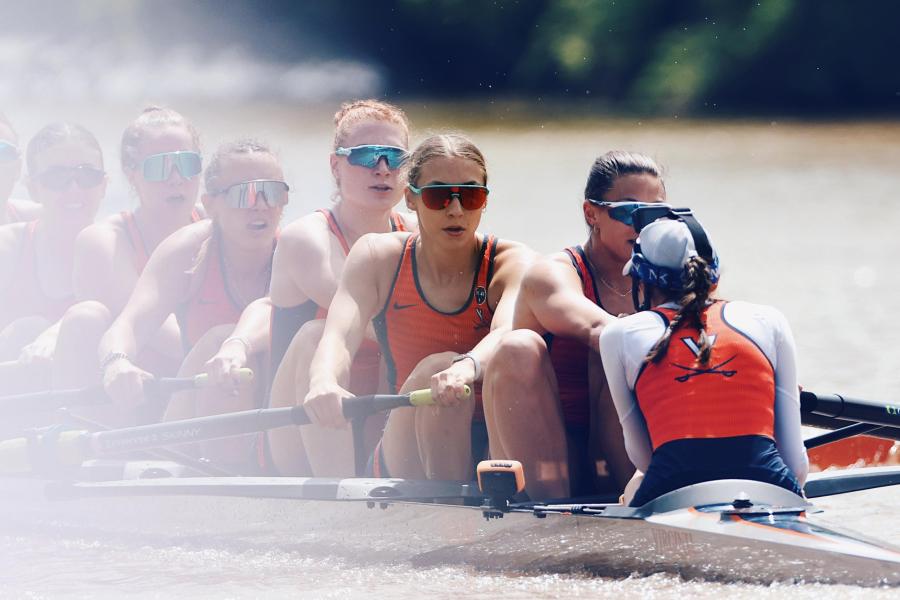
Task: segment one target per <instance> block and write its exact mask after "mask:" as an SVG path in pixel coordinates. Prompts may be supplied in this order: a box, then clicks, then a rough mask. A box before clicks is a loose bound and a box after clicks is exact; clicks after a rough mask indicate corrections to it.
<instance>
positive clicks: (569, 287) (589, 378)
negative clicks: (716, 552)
mask: <svg viewBox="0 0 900 600" xmlns="http://www.w3.org/2000/svg"><path fill="white" fill-rule="evenodd" d="M665 197H666V189H665V185H664V184H663V180H662V176H661V169H660V167H659V166H658V165H657V164H656V162H654V161H653V159H651V158H649V157H647V156H644V155H642V154H637V153H632V152H621V151H613V152H607V153H606V154H604V155H602V156H600V157H599V158H597V159H596V161H595V162H594V164H593V166H592V168H591V171H590V175H589V176H588V180H587V185H586V186H585V191H584V198H585V199H584V201H583V203H582V210H583V212H584V219H585V222H586V223H587V225H588V227H589V229H590V234H589V237H588V240H587V242H586V243H585V244H584V245H583V246H580V245H579V246H572V247H570V248H566V249H565V250H564V251H563V252H558V253H556V254H554V255H552V256H550V257H548V258H547V259H544V260H541V261H539V262H537V263H535V265H534V266H533V267H532V268H531V269H529V271H528V273H527V274H526V276H525V283H524V284H523V287H522V293H521V294H520V295H519V299H518V301H517V302H516V311H515V317H514V319H513V327H514V331H511V332H510V333H507V334H506V335H504V336H503V340H502V341H501V342H500V345H499V347H498V348H497V354H496V356H495V357H494V359H493V361H492V362H491V367H490V368H489V369H487V374H486V376H485V386H484V392H485V416H486V418H487V423H488V432H489V434H490V439H491V456H492V458H506V459H512V458H515V459H519V460H521V461H522V463H523V465H524V468H525V469H526V474H527V475H528V477H527V478H526V479H527V481H528V484H527V491H528V494H529V496H530V497H531V498H532V499H533V500H543V499H547V498H562V497H567V496H570V495H576V496H584V495H591V494H595V493H597V492H600V491H615V492H616V493H618V491H621V489H622V488H623V487H624V486H625V484H626V482H627V481H628V479H629V478H630V477H631V475H632V473H633V472H634V467H633V466H632V465H631V463H630V462H629V461H628V457H627V455H626V453H625V448H624V445H623V443H622V432H621V428H620V427H619V422H618V419H617V418H616V414H615V407H614V406H613V403H612V399H611V398H610V396H609V388H608V386H607V385H606V384H605V382H604V378H603V369H602V367H601V365H600V363H599V360H598V359H599V355H597V353H596V352H593V353H591V352H590V350H589V349H590V348H596V347H597V339H598V337H599V335H600V332H601V331H602V330H603V327H604V326H605V325H607V324H608V323H610V322H612V321H614V320H615V318H614V316H613V315H620V314H623V313H625V314H628V313H631V312H632V311H633V306H632V304H631V298H630V294H629V289H630V280H628V278H627V277H626V276H623V275H622V267H623V266H624V265H625V263H626V262H627V261H628V259H629V258H630V257H631V248H632V246H633V245H634V240H635V238H636V234H635V232H634V229H633V228H632V226H631V215H632V214H633V213H634V211H635V210H636V209H637V208H639V207H641V206H645V205H647V204H650V203H655V202H661V201H664V200H665ZM535 440H540V443H539V444H536V443H534V441H535ZM598 446H599V450H600V452H599V453H598V452H597V451H596V450H595V448H597V447H598ZM600 460H604V461H605V463H606V467H607V468H606V471H608V472H609V474H610V475H612V478H613V480H614V481H613V482H609V481H608V478H607V481H604V480H603V479H601V478H600V477H598V473H597V467H596V465H597V462H598V461H600ZM603 484H605V486H606V487H607V488H609V487H612V488H615V489H614V490H608V489H607V490H604V489H603Z"/></svg>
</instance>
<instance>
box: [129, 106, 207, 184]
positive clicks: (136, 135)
mask: <svg viewBox="0 0 900 600" xmlns="http://www.w3.org/2000/svg"><path fill="white" fill-rule="evenodd" d="M163 127H184V129H185V130H186V131H187V132H188V133H189V134H190V135H191V141H192V142H193V144H194V150H196V151H197V152H200V134H199V133H198V132H197V129H196V128H195V127H194V126H193V125H192V124H191V123H190V121H188V120H187V119H185V118H184V116H183V115H182V114H181V113H179V112H177V111H174V110H172V109H171V108H164V107H161V106H148V107H146V108H145V109H144V110H143V111H141V114H139V115H138V117H137V118H136V119H135V120H134V121H132V122H131V124H130V125H128V127H126V128H125V131H124V132H123V133H122V146H121V150H120V159H121V161H122V170H123V171H127V170H128V169H133V168H135V167H136V166H137V154H138V144H140V143H141V139H142V138H143V137H144V134H146V133H147V131H148V130H151V129H161V128H163Z"/></svg>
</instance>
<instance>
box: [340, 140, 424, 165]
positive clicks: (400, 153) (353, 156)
mask: <svg viewBox="0 0 900 600" xmlns="http://www.w3.org/2000/svg"><path fill="white" fill-rule="evenodd" d="M334 153H335V154H337V155H338V156H346V157H347V162H349V163H350V164H351V165H356V166H357V167H366V168H368V169H374V168H375V167H376V166H378V162H379V161H380V160H381V159H382V158H383V159H385V160H386V161H387V166H388V168H389V169H392V170H393V169H397V168H399V167H400V165H402V164H403V163H405V162H406V159H407V158H409V152H407V150H406V149H405V148H398V147H397V146H377V145H373V144H366V145H364V146H353V147H352V148H341V147H339V148H337V149H336V150H335V151H334Z"/></svg>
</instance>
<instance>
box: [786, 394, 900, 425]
mask: <svg viewBox="0 0 900 600" xmlns="http://www.w3.org/2000/svg"><path fill="white" fill-rule="evenodd" d="M800 409H801V411H802V412H803V413H805V414H812V415H819V416H822V417H828V418H833V419H841V420H844V421H851V422H857V423H871V424H874V425H884V426H887V427H900V405H897V404H891V403H889V402H874V401H872V400H859V399H856V398H845V397H843V396H839V395H838V394H815V393H813V392H807V391H803V392H800Z"/></svg>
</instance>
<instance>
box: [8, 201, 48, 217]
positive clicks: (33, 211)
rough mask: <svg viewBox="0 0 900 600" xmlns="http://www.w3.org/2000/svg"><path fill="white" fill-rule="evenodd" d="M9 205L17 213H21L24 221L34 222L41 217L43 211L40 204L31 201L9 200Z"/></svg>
mask: <svg viewBox="0 0 900 600" xmlns="http://www.w3.org/2000/svg"><path fill="white" fill-rule="evenodd" d="M7 204H9V205H10V206H12V207H13V208H15V209H16V212H17V213H19V215H20V216H21V218H22V220H23V221H33V220H34V219H37V218H38V217H40V216H41V212H42V211H43V209H42V207H41V205H40V204H38V203H37V202H33V201H31V200H21V199H17V198H10V199H9V200H7Z"/></svg>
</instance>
